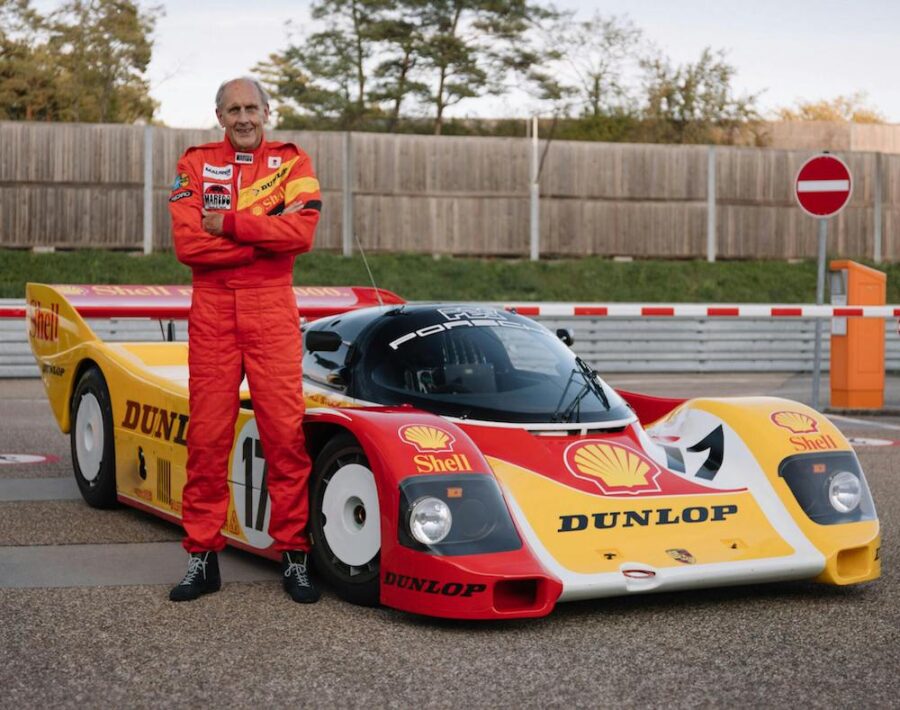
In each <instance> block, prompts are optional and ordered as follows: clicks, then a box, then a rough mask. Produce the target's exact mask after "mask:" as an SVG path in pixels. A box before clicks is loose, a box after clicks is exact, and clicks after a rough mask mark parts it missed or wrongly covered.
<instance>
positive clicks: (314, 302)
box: [26, 283, 406, 330]
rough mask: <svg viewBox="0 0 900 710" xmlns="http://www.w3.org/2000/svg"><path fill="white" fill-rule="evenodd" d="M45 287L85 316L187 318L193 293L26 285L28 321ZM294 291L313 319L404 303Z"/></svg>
mask: <svg viewBox="0 0 900 710" xmlns="http://www.w3.org/2000/svg"><path fill="white" fill-rule="evenodd" d="M44 289H49V290H50V291H52V292H55V294H56V295H57V296H58V297H59V298H61V299H62V300H65V301H66V302H68V304H69V306H71V308H72V309H74V310H75V311H76V312H77V313H78V314H79V315H80V316H81V317H82V318H153V319H179V318H187V316H188V312H189V311H190V309H191V294H192V293H193V289H192V288H191V287H190V286H167V285H160V286H137V285H132V286H128V285H55V286H45V285H43V284H31V283H30V284H28V285H27V287H26V303H27V307H28V311H29V313H28V317H29V322H32V321H31V318H33V317H34V316H33V314H32V313H31V311H32V310H34V309H35V308H36V310H37V311H40V310H41V304H40V302H39V299H38V303H37V305H36V306H34V305H33V304H32V300H33V299H32V297H31V293H32V292H34V293H37V292H38V291H43V290H44ZM294 293H295V294H296V297H297V313H298V315H299V316H300V317H302V318H306V319H309V320H312V319H315V318H324V317H325V316H330V315H336V314H338V313H345V312H347V311H355V310H357V309H360V308H368V307H370V306H378V305H381V304H384V305H394V304H402V303H406V301H405V300H403V299H402V298H400V296H398V295H397V294H395V293H392V292H390V291H385V290H384V289H377V290H376V289H374V288H371V287H368V286H294ZM53 300H54V301H55V300H56V299H53ZM32 329H33V328H30V330H32Z"/></svg>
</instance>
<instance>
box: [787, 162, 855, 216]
mask: <svg viewBox="0 0 900 710" xmlns="http://www.w3.org/2000/svg"><path fill="white" fill-rule="evenodd" d="M852 192H853V180H852V178H851V177H850V169H849V168H848V167H847V164H846V163H844V161H843V160H841V159H840V158H836V157H835V156H833V155H817V156H815V157H813V158H810V159H809V160H807V161H806V162H805V163H803V167H801V168H800V172H798V173H797V179H796V180H795V181H794V195H795V196H796V197H797V203H798V204H799V205H800V207H801V209H803V211H804V212H806V214H808V215H810V216H812V217H820V218H821V217H833V216H834V215H836V214H837V213H838V212H840V211H841V210H842V209H844V207H845V206H846V205H847V203H848V202H849V201H850V194H851V193H852Z"/></svg>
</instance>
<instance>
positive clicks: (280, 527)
mask: <svg viewBox="0 0 900 710" xmlns="http://www.w3.org/2000/svg"><path fill="white" fill-rule="evenodd" d="M301 205H302V207H301V208H300V209H299V210H297V207H300V206H301ZM289 207H291V208H292V209H291V210H289V213H288V214H284V210H285V209H287V208H289ZM201 208H205V209H207V210H218V211H221V212H223V213H224V221H223V226H222V228H223V231H224V235H223V236H215V235H212V234H209V233H208V232H206V231H204V230H203V227H202V224H201V219H202V215H201ZM320 209H321V195H320V192H319V182H318V180H316V176H315V173H314V172H313V167H312V163H311V161H310V159H309V156H307V155H306V153H304V152H303V151H302V150H300V148H298V147H297V146H295V145H294V144H292V143H278V142H270V141H265V140H263V142H262V143H261V144H260V146H259V147H258V148H257V149H256V150H254V151H253V152H249V153H245V152H241V151H237V150H235V149H234V148H233V147H232V145H231V143H230V142H229V141H228V139H227V137H226V138H225V140H224V141H222V142H220V143H208V144H206V145H201V146H197V147H194V148H189V149H188V150H187V151H186V152H185V153H184V155H182V156H181V159H180V160H179V161H178V174H177V176H176V178H175V182H174V184H173V185H172V192H171V194H170V196H169V211H170V212H171V215H172V234H173V241H174V245H175V254H176V255H177V257H178V260H179V261H180V262H182V263H183V264H186V265H188V266H190V267H191V269H192V271H193V284H194V290H193V298H192V301H191V311H190V316H189V318H188V334H189V335H188V337H189V351H188V353H189V354H188V369H189V372H190V423H189V427H188V436H187V446H188V451H187V454H188V455H187V483H186V484H185V487H184V493H183V499H182V524H183V526H184V530H185V533H186V537H185V538H184V542H183V544H184V548H185V549H186V550H187V551H188V552H203V551H206V550H216V551H218V550H221V549H222V548H223V547H224V546H225V537H224V536H223V535H222V532H221V529H222V526H223V525H224V524H225V518H226V515H227V513H228V501H229V489H228V478H229V475H228V455H229V452H230V450H231V447H232V444H233V443H234V436H235V431H234V428H235V421H236V419H237V414H238V409H239V406H240V401H239V388H240V384H241V380H242V379H243V377H244V375H245V374H246V376H247V379H248V381H249V384H250V391H251V397H252V402H253V410H254V413H255V415H256V422H257V426H258V428H259V435H260V440H261V443H262V450H263V453H264V455H265V459H266V464H267V472H266V479H267V481H266V485H267V488H268V492H269V497H270V499H271V518H270V522H269V535H271V536H272V538H273V539H274V541H275V542H274V546H275V549H277V550H308V549H309V540H308V538H307V536H306V522H307V518H308V513H309V511H308V500H307V482H308V479H309V473H310V460H309V456H308V455H307V453H306V445H305V442H304V439H303V428H302V420H303V412H304V405H303V394H302V384H301V363H300V359H301V355H302V353H301V340H300V324H299V318H298V316H297V304H296V299H295V295H294V291H293V286H292V284H293V267H294V257H295V256H296V255H297V254H300V253H303V252H306V251H309V250H310V249H311V248H312V244H313V236H314V233H315V229H316V224H317V223H318V221H319V212H320ZM294 210H296V211H294ZM246 495H251V492H250V491H247V492H246Z"/></svg>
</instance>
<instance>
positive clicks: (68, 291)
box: [54, 286, 87, 296]
mask: <svg viewBox="0 0 900 710" xmlns="http://www.w3.org/2000/svg"><path fill="white" fill-rule="evenodd" d="M54 288H56V290H57V291H58V292H59V293H61V294H62V295H63V296H83V295H84V294H86V293H87V290H85V289H83V288H81V286H55V287H54Z"/></svg>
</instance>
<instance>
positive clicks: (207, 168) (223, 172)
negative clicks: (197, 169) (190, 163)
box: [203, 163, 234, 180]
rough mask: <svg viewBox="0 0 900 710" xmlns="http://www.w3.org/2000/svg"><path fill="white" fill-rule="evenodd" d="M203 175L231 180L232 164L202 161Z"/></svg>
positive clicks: (215, 178)
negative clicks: (212, 163)
mask: <svg viewBox="0 0 900 710" xmlns="http://www.w3.org/2000/svg"><path fill="white" fill-rule="evenodd" d="M203 177H204V178H208V179H210V180H231V178H232V177H234V166H233V165H210V164H209V163H203Z"/></svg>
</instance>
